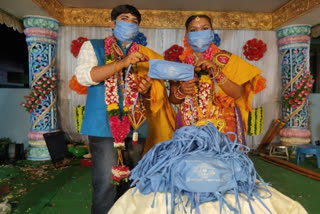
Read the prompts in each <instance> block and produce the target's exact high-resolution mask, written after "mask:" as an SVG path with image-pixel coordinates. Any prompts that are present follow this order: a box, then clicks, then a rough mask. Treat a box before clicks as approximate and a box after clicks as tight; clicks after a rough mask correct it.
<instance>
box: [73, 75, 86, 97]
mask: <svg viewBox="0 0 320 214" xmlns="http://www.w3.org/2000/svg"><path fill="white" fill-rule="evenodd" d="M69 88H70V89H71V90H73V91H75V92H77V93H78V94H87V93H88V87H87V86H83V85H81V84H80V83H79V82H78V80H77V77H76V76H75V75H73V76H72V78H71V80H70V81H69Z"/></svg>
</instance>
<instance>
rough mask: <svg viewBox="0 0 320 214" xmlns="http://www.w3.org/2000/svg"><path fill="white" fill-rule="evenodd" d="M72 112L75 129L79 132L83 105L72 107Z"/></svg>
mask: <svg viewBox="0 0 320 214" xmlns="http://www.w3.org/2000/svg"><path fill="white" fill-rule="evenodd" d="M73 112H74V118H75V125H76V131H77V133H80V129H81V125H82V120H83V115H84V106H83V105H78V106H76V107H74V108H73Z"/></svg>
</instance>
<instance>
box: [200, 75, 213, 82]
mask: <svg viewBox="0 0 320 214" xmlns="http://www.w3.org/2000/svg"><path fill="white" fill-rule="evenodd" d="M200 82H203V83H209V84H211V83H212V81H211V78H210V77H209V75H201V77H200Z"/></svg>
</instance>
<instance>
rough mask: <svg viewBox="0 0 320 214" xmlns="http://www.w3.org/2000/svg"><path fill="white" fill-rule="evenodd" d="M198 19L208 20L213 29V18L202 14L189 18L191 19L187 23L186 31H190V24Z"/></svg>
mask: <svg viewBox="0 0 320 214" xmlns="http://www.w3.org/2000/svg"><path fill="white" fill-rule="evenodd" d="M197 17H199V18H205V19H207V20H208V22H209V23H210V26H211V28H212V21H211V18H210V17H209V16H207V15H204V14H202V15H192V16H189V18H188V19H187V21H186V23H185V26H186V29H188V26H189V24H190V22H192V21H193V20H194V19H195V18H197Z"/></svg>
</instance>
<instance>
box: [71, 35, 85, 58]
mask: <svg viewBox="0 0 320 214" xmlns="http://www.w3.org/2000/svg"><path fill="white" fill-rule="evenodd" d="M85 41H88V38H86V37H79V38H78V39H75V40H72V43H71V53H72V54H73V56H74V57H77V56H78V54H79V51H80V48H81V46H82V44H83V43H84V42H85Z"/></svg>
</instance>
